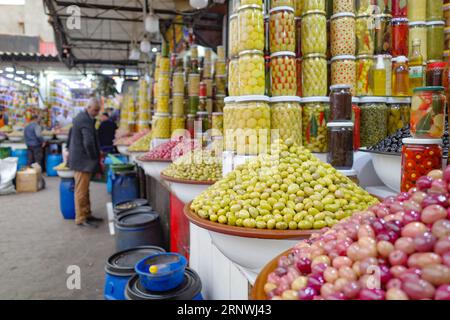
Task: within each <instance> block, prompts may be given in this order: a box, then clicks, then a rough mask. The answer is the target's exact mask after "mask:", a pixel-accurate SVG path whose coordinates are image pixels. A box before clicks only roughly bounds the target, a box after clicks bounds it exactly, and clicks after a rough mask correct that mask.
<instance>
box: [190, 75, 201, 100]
mask: <svg viewBox="0 0 450 320" xmlns="http://www.w3.org/2000/svg"><path fill="white" fill-rule="evenodd" d="M188 94H189V95H190V96H198V95H199V94H200V75H199V74H198V73H190V74H189V78H188Z"/></svg>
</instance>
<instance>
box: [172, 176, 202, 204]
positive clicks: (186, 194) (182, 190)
mask: <svg viewBox="0 0 450 320" xmlns="http://www.w3.org/2000/svg"><path fill="white" fill-rule="evenodd" d="M164 183H165V184H166V185H167V186H168V187H169V189H170V192H171V193H173V195H174V196H176V197H177V198H178V199H179V200H180V201H181V202H183V203H184V204H186V203H189V202H191V201H192V200H194V199H195V198H196V197H197V196H198V195H199V194H200V193H202V192H203V191H205V190H206V189H208V187H210V185H207V184H187V183H179V182H172V181H166V180H164Z"/></svg>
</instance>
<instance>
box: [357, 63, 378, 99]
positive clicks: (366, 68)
mask: <svg viewBox="0 0 450 320" xmlns="http://www.w3.org/2000/svg"><path fill="white" fill-rule="evenodd" d="M373 65H374V57H373V56H371V55H360V56H357V57H356V96H358V97H360V96H371V95H372V94H373V93H372V88H371V86H370V74H371V70H372V67H373Z"/></svg>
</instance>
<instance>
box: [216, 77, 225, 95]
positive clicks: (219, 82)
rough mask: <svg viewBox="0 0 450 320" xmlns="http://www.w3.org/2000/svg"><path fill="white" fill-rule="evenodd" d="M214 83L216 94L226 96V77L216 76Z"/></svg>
mask: <svg viewBox="0 0 450 320" xmlns="http://www.w3.org/2000/svg"><path fill="white" fill-rule="evenodd" d="M215 82H216V94H226V84H227V76H226V75H216V77H215Z"/></svg>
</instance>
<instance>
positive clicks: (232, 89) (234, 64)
mask: <svg viewBox="0 0 450 320" xmlns="http://www.w3.org/2000/svg"><path fill="white" fill-rule="evenodd" d="M238 77H239V59H235V58H233V59H231V60H230V62H229V63H228V93H229V94H230V96H237V95H239V79H238Z"/></svg>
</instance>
